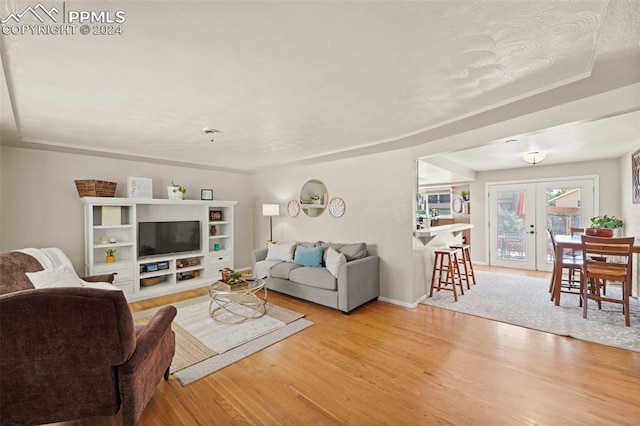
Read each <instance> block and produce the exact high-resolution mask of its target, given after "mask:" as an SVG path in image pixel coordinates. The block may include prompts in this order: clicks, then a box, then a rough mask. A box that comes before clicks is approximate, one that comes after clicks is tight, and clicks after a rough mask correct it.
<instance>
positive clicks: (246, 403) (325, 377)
mask: <svg viewBox="0 0 640 426" xmlns="http://www.w3.org/2000/svg"><path fill="white" fill-rule="evenodd" d="M478 269H484V270H496V269H494V268H487V269H485V268H482V267H478ZM501 272H502V271H501ZM509 272H513V270H510V271H509ZM546 276H549V275H548V273H547V275H546ZM204 293H206V291H205V290H203V289H200V290H196V291H191V292H186V293H183V294H180V295H172V296H166V297H162V298H157V299H153V300H147V301H142V302H137V303H133V304H132V305H131V308H132V310H134V311H137V310H142V309H147V308H150V307H153V306H157V305H162V304H167V303H173V302H176V301H178V300H182V299H185V298H190V297H195V296H197V295H201V294H204ZM269 299H270V301H272V302H274V303H276V304H278V305H280V306H283V307H286V308H289V309H293V310H296V311H300V312H304V313H306V318H307V319H309V320H310V321H313V322H314V323H315V324H314V325H313V326H312V327H310V328H308V329H306V330H303V331H302V332H300V333H298V334H296V335H294V336H292V337H289V338H288V339H286V340H284V341H282V342H279V343H277V344H275V345H273V346H270V347H268V348H266V349H264V350H262V351H261V352H259V353H257V354H254V355H252V356H250V357H248V358H246V359H244V360H242V361H240V362H237V363H236V364H233V365H231V366H229V367H227V368H225V369H223V370H221V371H219V372H217V373H215V374H212V375H210V376H208V377H206V378H204V379H202V380H200V381H198V382H196V383H194V384H192V385H189V386H187V387H182V386H181V385H180V384H179V383H178V381H177V380H175V379H174V378H173V377H171V378H170V379H169V381H168V382H162V383H161V384H160V385H159V386H158V388H157V390H156V394H155V396H154V398H153V399H152V400H151V402H150V403H149V406H148V407H147V409H146V410H145V412H144V414H143V416H142V419H141V421H140V425H198V424H201V425H209V424H257V425H260V424H265V425H276V424H292V425H303V424H304V425H306V424H354V425H361V424H367V425H369V424H456V425H458V424H476V425H478V424H479V425H521V424H541V425H549V424H575V425H587V424H618V425H632V424H638V419H640V353H636V352H631V351H625V350H622V349H616V348H612V347H607V346H602V345H598V344H594V343H589V342H583V341H579V340H574V339H571V338H565V337H560V336H555V335H552V334H546V333H542V332H538V331H533V330H529V329H525V328H519V327H515V326H512V325H508V324H502V323H498V322H494V321H489V320H486V319H482V318H477V317H473V316H469V315H464V314H461V313H456V312H452V311H447V310H443V309H438V308H434V307H429V306H425V305H420V306H418V308H416V309H408V308H403V307H400V306H396V305H393V304H389V303H384V302H379V301H374V302H370V303H368V304H366V305H365V306H362V307H361V308H359V309H357V310H355V311H353V312H352V313H351V315H343V314H341V313H340V312H338V311H336V310H333V309H329V308H324V307H322V306H319V305H315V304H312V303H307V302H304V301H301V300H298V299H294V298H290V297H288V296H284V295H281V294H278V293H275V292H270V293H269ZM635 326H638V325H635ZM120 421H121V420H120V417H119V416H114V417H110V418H93V419H87V420H84V421H81V422H74V423H67V424H92V425H93V424H97V425H112V424H120Z"/></svg>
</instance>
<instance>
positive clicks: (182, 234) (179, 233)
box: [138, 220, 200, 257]
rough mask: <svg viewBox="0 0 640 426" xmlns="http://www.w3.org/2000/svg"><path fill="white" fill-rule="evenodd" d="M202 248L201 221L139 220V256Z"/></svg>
mask: <svg viewBox="0 0 640 426" xmlns="http://www.w3.org/2000/svg"><path fill="white" fill-rule="evenodd" d="M199 250H200V222H199V221H197V220H191V221H175V222H139V223H138V257H147V256H157V255H160V254H170V253H182V252H191V251H199Z"/></svg>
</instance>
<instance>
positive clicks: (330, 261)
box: [325, 247, 347, 278]
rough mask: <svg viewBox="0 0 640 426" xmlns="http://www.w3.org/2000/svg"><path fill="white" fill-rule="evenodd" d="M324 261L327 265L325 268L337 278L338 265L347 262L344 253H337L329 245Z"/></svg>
mask: <svg viewBox="0 0 640 426" xmlns="http://www.w3.org/2000/svg"><path fill="white" fill-rule="evenodd" d="M325 263H326V265H327V270H328V271H329V272H331V275H333V276H334V277H336V278H338V271H339V270H340V267H341V266H342V265H344V264H345V263H347V258H346V257H344V254H342V253H338V252H337V251H335V250H334V249H332V248H331V247H329V248H328V249H327V257H326V259H325Z"/></svg>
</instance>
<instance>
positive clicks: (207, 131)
mask: <svg viewBox="0 0 640 426" xmlns="http://www.w3.org/2000/svg"><path fill="white" fill-rule="evenodd" d="M202 131H203V132H204V134H205V135H209V138H210V139H211V142H213V135H214V134H216V133H221V132H222V130H218V129H211V128H209V127H205V128H204V129H202Z"/></svg>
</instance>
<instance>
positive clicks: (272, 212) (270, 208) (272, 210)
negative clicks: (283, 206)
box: [262, 204, 280, 241]
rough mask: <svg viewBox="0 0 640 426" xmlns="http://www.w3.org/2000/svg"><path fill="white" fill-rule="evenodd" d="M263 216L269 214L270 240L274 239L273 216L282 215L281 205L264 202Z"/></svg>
mask: <svg viewBox="0 0 640 426" xmlns="http://www.w3.org/2000/svg"><path fill="white" fill-rule="evenodd" d="M262 216H269V241H273V216H280V205H279V204H263V205H262Z"/></svg>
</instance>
